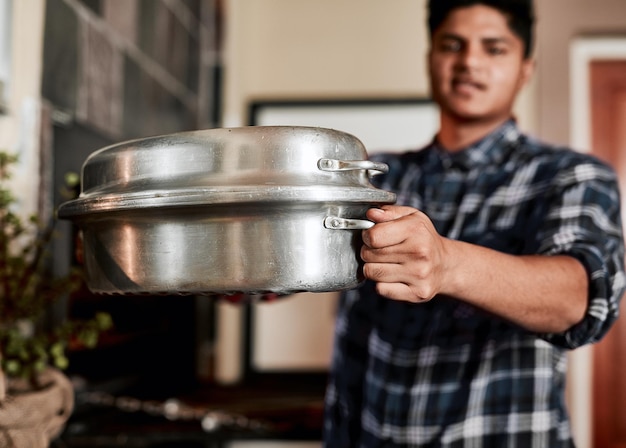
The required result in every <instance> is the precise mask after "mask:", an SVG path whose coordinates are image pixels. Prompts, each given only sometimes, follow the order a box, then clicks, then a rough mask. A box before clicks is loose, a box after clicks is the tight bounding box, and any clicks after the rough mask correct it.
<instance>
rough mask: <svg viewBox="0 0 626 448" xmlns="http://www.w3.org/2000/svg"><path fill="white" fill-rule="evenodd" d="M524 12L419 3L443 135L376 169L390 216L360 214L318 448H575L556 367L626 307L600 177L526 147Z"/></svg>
mask: <svg viewBox="0 0 626 448" xmlns="http://www.w3.org/2000/svg"><path fill="white" fill-rule="evenodd" d="M532 23H533V11H532V4H531V2H530V0H526V1H522V0H508V1H507V0H483V1H472V0H431V1H430V3H429V26H430V33H431V34H430V35H431V48H430V51H429V56H428V62H429V70H430V78H431V87H432V94H433V98H434V99H435V101H436V102H437V103H438V104H439V106H440V111H441V126H440V130H439V133H438V134H437V136H436V138H435V140H434V142H433V143H432V144H431V145H430V146H428V147H427V148H425V149H423V150H421V151H417V152H412V153H407V154H403V155H382V156H380V157H378V158H377V159H378V160H380V161H383V162H385V163H387V164H388V165H389V167H390V171H389V173H388V174H387V175H384V176H382V177H381V178H380V179H379V182H380V184H379V186H380V187H381V188H384V189H386V190H390V191H394V192H396V193H397V194H398V204H397V205H394V206H385V207H382V208H381V209H372V210H369V211H368V217H369V219H371V220H372V221H374V222H375V223H376V224H375V225H374V226H373V227H372V228H371V229H369V230H366V231H363V241H364V247H363V249H362V251H361V257H362V259H363V261H364V262H365V265H364V274H365V276H366V277H367V279H368V281H367V282H366V283H365V284H364V285H363V286H362V287H360V288H358V289H356V290H353V291H349V292H348V293H347V294H345V296H344V297H343V300H342V307H341V309H340V312H339V316H338V321H337V334H336V344H335V351H334V355H333V364H332V368H331V374H330V381H329V386H328V392H327V399H326V414H325V444H326V446H331V447H357V446H366V447H374V446H385V447H400V446H407V447H476V448H484V447H518V448H522V447H523V448H528V447H550V448H553V447H565V446H573V441H572V437H571V431H570V427H569V423H568V417H567V412H566V409H565V406H564V382H565V370H566V351H567V350H568V349H573V348H576V347H579V346H581V345H583V344H586V343H592V342H596V341H598V340H599V339H600V338H601V337H602V336H603V335H604V334H605V333H606V331H607V330H608V329H609V327H610V326H611V324H612V323H613V322H614V320H615V319H616V318H617V314H618V307H619V301H620V299H621V296H622V294H623V291H624V285H625V275H624V240H623V236H622V227H621V221H620V201H619V193H618V187H617V181H616V178H615V175H614V173H613V171H612V170H611V169H610V168H608V167H607V166H606V165H604V164H603V163H601V162H600V161H598V160H596V159H594V158H592V157H590V156H588V155H582V154H579V153H576V152H574V151H571V150H568V149H563V148H556V147H552V146H549V145H546V144H543V143H540V142H538V141H535V140H534V139H532V138H529V137H527V136H525V135H523V134H522V133H521V132H520V131H519V130H518V128H517V126H516V124H515V121H514V120H513V118H512V107H513V103H514V100H515V97H516V95H517V94H518V92H519V91H520V89H522V87H523V86H524V85H525V84H526V82H527V81H528V79H529V78H530V76H531V74H532V71H533V61H532V60H531V57H530V54H531V45H532V38H531V36H532V32H531V31H532Z"/></svg>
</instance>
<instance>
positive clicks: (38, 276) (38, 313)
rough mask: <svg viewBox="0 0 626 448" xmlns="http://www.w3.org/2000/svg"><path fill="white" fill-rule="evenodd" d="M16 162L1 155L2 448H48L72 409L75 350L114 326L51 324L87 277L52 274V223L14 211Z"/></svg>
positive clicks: (100, 319)
mask: <svg viewBox="0 0 626 448" xmlns="http://www.w3.org/2000/svg"><path fill="white" fill-rule="evenodd" d="M16 162H17V157H16V156H14V155H11V154H8V153H6V152H2V151H0V446H9V447H21V446H24V447H26V446H28V447H39V446H41V447H45V446H47V445H48V442H49V440H50V439H51V438H53V437H54V436H56V435H57V434H58V433H59V432H60V430H61V429H62V427H63V424H64V423H65V421H66V420H67V418H68V417H69V414H70V413H71V410H72V407H73V391H72V387H71V384H70V383H69V380H68V379H67V378H66V377H65V375H63V373H61V371H62V370H64V369H66V368H67V367H68V357H67V350H68V348H69V347H70V346H73V347H76V346H81V345H82V346H84V347H87V348H91V347H94V346H95V345H96V344H97V342H98V337H99V335H100V333H101V332H103V331H106V330H107V329H109V328H110V327H111V326H112V321H111V317H110V315H109V314H107V313H96V315H95V316H93V318H91V319H88V320H72V319H68V320H66V321H65V322H63V323H60V324H57V325H50V324H49V323H46V322H45V321H44V320H45V315H46V311H47V310H49V309H50V307H51V306H52V305H53V304H54V303H55V302H56V301H57V300H59V299H60V298H62V297H64V296H66V295H67V294H70V293H72V292H73V291H75V290H76V289H78V287H79V286H80V285H81V282H82V272H81V270H80V269H77V268H74V269H72V270H71V271H70V273H69V274H68V275H67V276H64V277H61V278H55V277H54V276H53V275H51V274H50V269H49V268H50V253H49V247H50V241H51V239H52V236H53V226H54V220H52V222H51V223H50V224H48V225H46V226H44V225H42V223H41V220H40V219H39V218H38V217H37V216H35V215H32V216H29V217H27V218H24V217H22V216H20V215H19V214H18V213H17V212H16V211H15V208H16V203H17V200H16V198H15V196H14V194H13V192H12V191H11V188H10V187H9V185H8V181H9V180H10V178H11V167H12V166H13V165H14V164H15V163H16Z"/></svg>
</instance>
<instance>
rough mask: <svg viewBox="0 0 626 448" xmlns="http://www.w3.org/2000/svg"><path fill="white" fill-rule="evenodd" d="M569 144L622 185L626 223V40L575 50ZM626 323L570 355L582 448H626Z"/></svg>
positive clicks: (598, 41)
mask: <svg viewBox="0 0 626 448" xmlns="http://www.w3.org/2000/svg"><path fill="white" fill-rule="evenodd" d="M570 73H571V87H570V88H571V98H572V108H571V117H570V118H571V121H570V122H571V129H572V131H571V144H572V146H574V147H575V148H593V149H592V153H593V154H594V155H596V156H598V157H600V158H602V159H604V160H606V161H607V162H609V163H610V164H611V165H612V166H613V167H614V169H615V170H616V172H617V173H618V175H619V177H620V183H621V185H622V214H623V216H622V217H623V218H624V217H626V190H625V189H624V186H625V185H626V129H625V128H624V123H626V36H624V37H612V38H584V39H579V40H576V41H574V42H573V44H572V47H571V67H570ZM625 350H626V319H624V318H623V317H622V318H620V319H619V320H618V321H617V322H616V324H615V325H614V327H613V328H612V329H611V331H610V332H609V334H608V335H607V336H606V337H605V338H604V339H603V340H602V342H600V343H599V344H596V345H594V346H593V347H585V348H582V349H579V350H576V351H574V352H573V353H572V355H571V359H570V371H569V386H568V387H569V394H568V398H569V399H570V410H571V414H572V426H573V430H574V434H575V437H576V441H577V443H578V445H579V446H580V447H581V448H589V447H599V448H600V447H602V448H618V447H625V446H626V417H625V415H626V412H625V411H626V382H625V381H623V380H622V378H624V377H625V376H626V361H624V360H623V359H624V358H623V357H622V356H620V353H623V352H624V351H625Z"/></svg>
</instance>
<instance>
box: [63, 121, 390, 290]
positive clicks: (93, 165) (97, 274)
mask: <svg viewBox="0 0 626 448" xmlns="http://www.w3.org/2000/svg"><path fill="white" fill-rule="evenodd" d="M386 170H387V166H386V165H384V164H380V163H374V162H371V161H368V160H367V152H366V150H365V148H364V146H363V144H362V143H361V142H360V141H359V140H358V139H357V138H356V137H354V136H352V135H350V134H346V133H344V132H340V131H336V130H331V129H324V128H313V127H293V126H258V127H241V128H218V129H209V130H203V131H194V132H183V133H177V134H171V135H164V136H157V137H150V138H145V139H139V140H132V141H128V142H122V143H119V144H116V145H113V146H108V147H105V148H102V149H100V150H98V151H96V152H94V153H93V154H91V155H90V156H89V157H88V158H87V160H86V161H85V163H84V164H83V167H82V172H81V179H82V183H81V193H80V195H79V197H78V198H77V199H75V200H72V201H69V202H66V203H64V204H62V205H61V206H60V207H59V210H58V216H59V217H60V218H62V219H69V220H72V221H74V222H75V223H76V224H77V225H78V226H79V227H80V229H81V231H82V234H83V245H84V248H83V249H84V256H85V268H86V273H87V285H88V286H89V288H90V289H91V290H92V291H94V292H96V293H103V294H234V293H250V294H257V293H268V292H271V293H278V294H290V293H293V292H299V291H312V292H322V291H335V290H341V289H349V288H352V287H355V286H356V285H358V284H359V283H360V281H361V280H362V275H361V269H360V268H361V263H360V258H359V250H360V246H361V244H362V243H361V240H360V229H363V228H367V227H369V226H371V225H372V223H371V222H369V221H367V220H365V219H364V217H365V212H366V211H367V209H368V208H371V207H376V206H380V205H383V204H391V203H394V202H395V200H396V197H395V195H394V194H393V193H390V192H387V191H383V190H380V189H377V188H375V187H374V186H372V184H371V183H370V180H369V176H370V175H371V174H376V173H379V172H385V171H386Z"/></svg>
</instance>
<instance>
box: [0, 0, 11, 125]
mask: <svg viewBox="0 0 626 448" xmlns="http://www.w3.org/2000/svg"><path fill="white" fill-rule="evenodd" d="M11 2H12V0H0V113H1V112H3V111H4V108H5V105H6V102H7V97H8V92H9V87H10V75H11Z"/></svg>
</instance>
